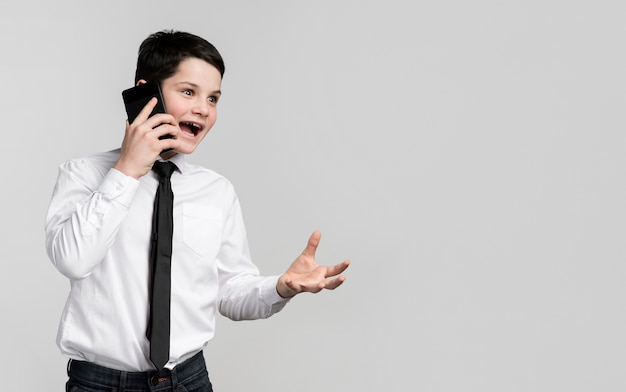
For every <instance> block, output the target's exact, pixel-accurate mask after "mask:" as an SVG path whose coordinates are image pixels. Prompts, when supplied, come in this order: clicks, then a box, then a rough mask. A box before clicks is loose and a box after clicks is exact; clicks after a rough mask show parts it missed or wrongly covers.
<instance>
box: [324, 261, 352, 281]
mask: <svg viewBox="0 0 626 392" xmlns="http://www.w3.org/2000/svg"><path fill="white" fill-rule="evenodd" d="M349 266H350V260H344V261H343V262H341V263H339V264H336V265H332V266H330V267H327V268H326V277H327V278H328V277H330V276H336V275H339V274H340V273H342V272H343V271H345V270H346V268H348V267H349Z"/></svg>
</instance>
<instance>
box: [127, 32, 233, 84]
mask: <svg viewBox="0 0 626 392" xmlns="http://www.w3.org/2000/svg"><path fill="white" fill-rule="evenodd" d="M188 58H198V59H200V60H204V61H206V62H207V63H209V64H211V65H212V66H214V67H215V68H217V70H218V71H220V74H221V75H222V77H223V76H224V71H225V68H224V60H223V59H222V56H221V55H220V53H219V52H218V51H217V49H216V48H215V46H213V45H212V44H211V43H210V42H208V41H207V40H205V39H204V38H201V37H198V36H197V35H193V34H190V33H185V32H182V31H174V30H163V31H159V32H157V33H153V34H151V35H150V36H148V38H146V39H145V40H144V41H143V42H142V43H141V45H140V46H139V53H138V56H137V70H136V71H135V83H137V82H138V81H139V80H140V79H144V80H147V81H151V80H156V81H158V82H161V81H163V80H164V79H167V78H169V77H170V76H172V75H173V74H175V73H176V71H177V70H178V65H179V64H180V63H181V61H183V60H186V59H188Z"/></svg>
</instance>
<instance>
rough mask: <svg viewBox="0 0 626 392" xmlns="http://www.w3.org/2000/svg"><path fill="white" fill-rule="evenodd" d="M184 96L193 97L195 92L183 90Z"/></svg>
mask: <svg viewBox="0 0 626 392" xmlns="http://www.w3.org/2000/svg"><path fill="white" fill-rule="evenodd" d="M183 94H185V95H191V94H193V92H192V91H191V90H183Z"/></svg>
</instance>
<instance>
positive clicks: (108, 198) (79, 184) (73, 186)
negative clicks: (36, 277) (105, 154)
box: [45, 161, 139, 279]
mask: <svg viewBox="0 0 626 392" xmlns="http://www.w3.org/2000/svg"><path fill="white" fill-rule="evenodd" d="M138 187H139V181H137V180H136V179H134V178H132V177H128V176H126V175H124V174H122V173H121V172H119V171H118V170H115V169H109V170H108V172H107V171H105V172H104V174H100V171H99V170H98V169H97V168H95V167H93V166H92V165H91V163H90V162H87V161H69V162H66V163H64V164H63V165H61V166H60V168H59V175H58V178H57V182H56V185H55V188H54V191H53V193H52V199H51V201H50V205H49V207H48V212H47V215H46V222H45V235H46V251H47V252H48V256H49V257H50V260H51V261H52V263H53V264H54V265H55V267H56V268H57V269H58V270H59V271H60V272H61V273H62V274H64V275H65V276H67V277H69V278H70V279H81V278H84V277H86V276H88V275H89V274H90V273H91V271H93V270H94V269H95V268H96V267H97V266H98V264H99V263H100V262H101V260H102V259H103V258H104V256H105V255H106V252H107V251H108V250H109V248H110V247H111V245H112V244H113V242H114V239H115V235H116V233H117V232H118V230H119V227H120V224H121V223H122V221H123V220H124V218H125V217H126V215H127V212H128V208H129V206H130V204H131V202H132V200H133V197H134V195H135V193H136V191H137V189H138Z"/></svg>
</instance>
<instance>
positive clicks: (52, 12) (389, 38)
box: [0, 0, 626, 392]
mask: <svg viewBox="0 0 626 392" xmlns="http://www.w3.org/2000/svg"><path fill="white" fill-rule="evenodd" d="M624 11H626V6H625V5H624V3H623V2H622V1H607V0H598V1H593V2H591V1H565V0H541V1H539V0H531V1H493V0H492V1H489V0H478V1H471V2H470V1H463V0H446V1H437V2H435V1H432V2H425V1H424V2H420V1H417V2H416V1H400V0H387V1H341V0H339V1H337V0H333V1H329V0H318V1H314V2H312V1H307V2H296V1H272V0H268V1H262V2H259V1H231V2H226V1H219V2H217V1H177V2H172V1H168V2H165V1H123V2H122V1H107V2H94V1H67V0H57V1H19V2H18V1H5V2H2V3H1V4H0V45H1V48H2V55H1V56H2V61H1V62H0V67H1V68H0V69H1V71H2V72H0V81H1V86H2V87H1V88H2V90H1V91H2V93H1V94H0V110H1V114H2V116H1V119H2V120H1V122H2V136H3V142H2V143H1V144H0V149H1V151H2V155H3V158H4V162H5V164H8V166H10V170H9V172H8V173H7V174H5V175H8V179H7V180H5V182H4V184H5V185H3V192H2V193H1V196H0V205H1V206H2V207H1V208H2V220H3V222H4V229H3V233H4V235H3V237H2V240H1V241H2V243H1V245H2V257H1V258H0V260H1V263H2V264H1V265H2V271H3V273H2V274H1V275H0V305H1V308H2V310H3V316H2V323H1V327H0V328H1V331H2V334H1V337H0V347H2V353H3V355H1V356H0V369H2V374H3V381H2V387H0V389H2V390H7V391H8V390H11V391H28V392H30V391H61V390H63V388H64V383H65V381H66V376H65V365H66V359H65V358H63V357H62V356H61V355H60V353H59V351H58V349H57V347H56V345H55V338H56V330H57V326H58V321H59V317H60V314H61V310H62V308H63V305H64V301H65V298H66V296H67V293H68V290H69V283H68V281H67V280H66V279H65V278H64V277H63V276H62V275H61V274H60V273H58V272H57V271H56V270H55V269H54V267H53V266H52V264H51V263H50V261H49V260H48V258H47V256H46V253H45V248H44V232H43V223H44V215H45V212H46V209H47V206H48V202H49V199H50V196H51V192H52V188H53V186H54V183H55V180H56V175H57V167H58V165H59V164H61V163H62V162H63V161H65V160H66V159H69V158H74V157H81V156H86V155H90V154H92V153H95V152H98V151H103V150H109V149H112V148H116V147H118V146H119V145H120V143H121V140H122V137H123V132H124V120H125V114H124V108H123V104H122V100H121V91H122V90H123V89H125V88H128V87H130V86H131V85H132V83H133V76H134V66H135V61H136V52H137V48H138V46H139V44H140V43H141V41H142V40H143V39H144V38H145V37H146V36H147V35H148V34H150V33H152V32H155V31H158V30H161V29H166V28H173V29H179V30H185V31H189V32H192V33H195V34H199V35H201V36H204V37H205V38H207V39H208V40H209V41H211V42H212V43H214V44H215V45H216V46H217V48H218V49H219V50H220V52H221V53H222V55H223V56H224V58H225V61H226V68H227V69H226V74H225V78H224V81H223V85H222V87H223V92H224V95H223V97H222V100H221V101H220V104H219V115H218V121H217V124H216V125H215V127H214V128H213V129H212V131H211V133H210V134H209V135H208V136H207V138H206V139H205V141H204V142H203V145H202V146H201V147H200V148H199V149H198V150H197V151H196V153H195V154H194V155H193V156H192V157H190V159H191V160H192V161H193V162H196V163H199V164H202V165H204V166H207V167H209V168H212V169H214V170H216V171H217V172H219V173H221V174H223V175H225V176H226V177H228V178H229V179H230V180H231V181H232V182H233V183H234V185H235V187H236V189H237V192H238V194H239V197H240V199H241V202H242V207H243V211H244V214H245V220H246V225H247V229H248V237H249V240H250V245H251V251H252V255H253V258H254V260H255V261H256V263H257V264H258V265H259V267H260V269H261V271H262V272H263V273H264V274H267V275H273V274H280V273H282V272H283V271H284V270H285V269H286V268H287V266H288V265H289V264H290V263H291V261H292V260H293V259H294V258H295V257H296V256H297V255H298V254H299V252H300V251H301V250H302V249H303V248H304V246H305V244H306V240H307V238H308V236H309V235H310V233H311V232H312V231H313V230H315V229H319V230H321V231H322V235H323V238H322V242H321V244H320V248H319V250H318V259H319V261H320V262H321V263H323V264H334V263H337V262H339V261H341V260H343V259H345V258H349V259H351V260H352V265H351V267H350V268H349V269H348V271H347V273H346V275H347V277H348V279H347V281H346V283H345V284H344V286H342V287H341V288H340V289H338V290H336V291H334V292H323V293H320V294H317V295H311V294H305V295H301V296H298V297H296V298H295V299H294V300H293V301H292V302H291V303H290V304H289V305H288V307H287V308H286V309H284V311H283V312H281V313H279V314H277V315H276V316H274V317H273V318H271V319H269V320H260V321H250V322H238V323H235V322H232V321H229V320H226V319H224V318H219V319H218V329H217V335H216V338H215V339H214V340H213V341H212V342H210V343H209V345H208V347H207V348H206V350H205V357H206V358H207V361H208V367H209V373H210V375H211V379H212V381H213V383H214V386H215V389H216V390H217V391H243V390H260V391H290V390H298V391H299V392H309V391H311V392H312V391H320V390H323V391H327V392H333V391H354V392H356V391H377V390H382V391H405V390H413V391H450V392H457V391H480V392H485V391H494V392H501V391H549V392H553V391H569V392H575V391H623V390H626V378H625V377H624V368H625V367H626V355H625V354H624V353H626V334H625V333H624V331H626V306H625V305H626V303H625V302H626V286H625V285H624V281H625V279H626V264H625V263H624V261H625V257H626V247H625V243H626V242H625V241H624V238H625V237H626V216H625V215H626V208H625V207H624V205H625V204H624V200H626V185H625V182H624V174H625V169H624V168H625V163H626V156H625V154H624V147H625V142H626V133H625V132H624V106H625V101H626V85H625V82H626V78H625V76H624V70H625V69H626V68H625V65H626V64H625V63H626V55H625V52H624V37H625V36H626V24H624Z"/></svg>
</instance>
